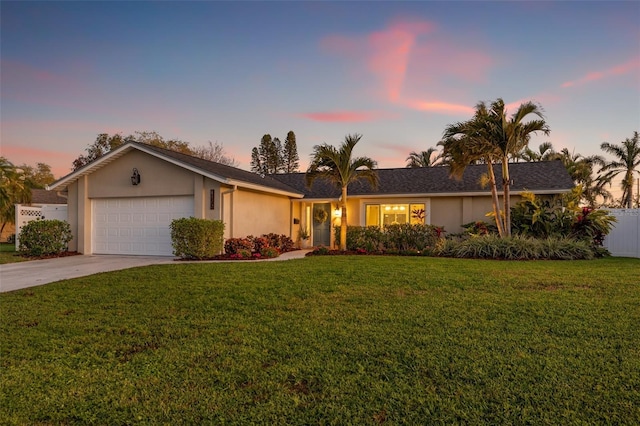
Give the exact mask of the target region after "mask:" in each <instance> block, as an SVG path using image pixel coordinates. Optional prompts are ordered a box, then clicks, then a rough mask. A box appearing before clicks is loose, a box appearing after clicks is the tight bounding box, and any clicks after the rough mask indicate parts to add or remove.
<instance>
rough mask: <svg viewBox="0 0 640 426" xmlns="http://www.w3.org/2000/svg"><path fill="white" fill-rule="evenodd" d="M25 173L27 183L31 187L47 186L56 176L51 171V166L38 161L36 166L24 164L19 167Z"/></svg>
mask: <svg viewBox="0 0 640 426" xmlns="http://www.w3.org/2000/svg"><path fill="white" fill-rule="evenodd" d="M19 169H22V172H23V173H24V176H25V179H26V182H27V185H28V186H29V187H30V188H40V189H42V188H45V187H46V186H47V185H49V184H50V183H52V182H54V181H55V180H56V178H55V177H54V176H53V173H51V166H50V165H48V164H45V163H38V164H37V165H36V167H32V166H29V165H27V164H23V165H21V166H20V167H19Z"/></svg>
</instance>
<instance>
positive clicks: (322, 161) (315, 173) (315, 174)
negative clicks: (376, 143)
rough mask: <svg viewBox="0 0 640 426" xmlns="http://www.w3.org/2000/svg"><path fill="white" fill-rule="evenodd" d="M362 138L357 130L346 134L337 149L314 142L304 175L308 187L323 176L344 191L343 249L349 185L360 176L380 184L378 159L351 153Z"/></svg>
mask: <svg viewBox="0 0 640 426" xmlns="http://www.w3.org/2000/svg"><path fill="white" fill-rule="evenodd" d="M361 138H362V135H359V134H357V133H356V134H353V135H347V136H345V138H344V141H343V142H342V144H341V145H340V147H338V148H337V149H336V148H335V147H333V146H332V145H328V144H326V143H323V144H322V145H316V146H314V147H313V153H312V154H311V164H310V165H309V168H308V169H307V173H306V176H305V179H306V183H307V186H309V187H311V185H313V182H314V181H315V180H316V179H318V178H323V179H326V180H328V181H330V182H332V183H333V184H335V185H336V186H337V187H338V188H340V190H341V192H342V196H341V197H340V204H341V207H342V220H341V226H340V250H346V249H347V187H348V186H349V184H350V183H352V182H355V181H357V180H360V179H364V180H367V181H369V183H371V185H372V186H374V187H376V186H378V174H377V173H376V172H375V170H374V169H375V168H376V165H377V163H376V162H375V161H374V160H372V159H371V158H369V157H356V158H352V157H351V155H352V152H353V148H354V147H355V146H356V144H357V143H358V142H359V141H360V139H361Z"/></svg>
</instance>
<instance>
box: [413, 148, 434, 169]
mask: <svg viewBox="0 0 640 426" xmlns="http://www.w3.org/2000/svg"><path fill="white" fill-rule="evenodd" d="M433 154H436V155H435V156H434V155H433ZM441 158H442V156H441V155H440V154H439V153H438V150H437V149H435V148H429V149H427V150H426V151H420V152H415V151H411V152H410V153H409V156H408V157H407V159H406V160H405V161H406V162H407V168H408V169H411V168H418V167H433V166H436V165H438V164H440V159H441Z"/></svg>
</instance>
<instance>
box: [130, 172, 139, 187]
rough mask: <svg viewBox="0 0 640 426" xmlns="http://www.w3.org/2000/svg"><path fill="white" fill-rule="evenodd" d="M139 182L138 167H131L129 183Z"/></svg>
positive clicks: (135, 183)
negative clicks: (131, 172)
mask: <svg viewBox="0 0 640 426" xmlns="http://www.w3.org/2000/svg"><path fill="white" fill-rule="evenodd" d="M139 183H140V173H139V172H138V169H136V168H134V169H133V174H132V175H131V185H134V186H135V185H138V184H139Z"/></svg>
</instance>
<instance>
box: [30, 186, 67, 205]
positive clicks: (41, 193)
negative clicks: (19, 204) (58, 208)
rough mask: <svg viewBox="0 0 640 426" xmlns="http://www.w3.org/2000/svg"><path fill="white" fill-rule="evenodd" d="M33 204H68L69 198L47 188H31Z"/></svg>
mask: <svg viewBox="0 0 640 426" xmlns="http://www.w3.org/2000/svg"><path fill="white" fill-rule="evenodd" d="M31 204H67V199H66V198H64V197H60V196H59V195H58V194H57V193H56V192H53V191H47V190H46V189H32V190H31Z"/></svg>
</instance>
